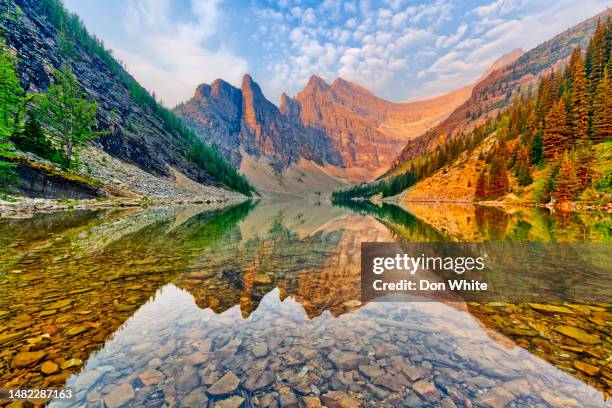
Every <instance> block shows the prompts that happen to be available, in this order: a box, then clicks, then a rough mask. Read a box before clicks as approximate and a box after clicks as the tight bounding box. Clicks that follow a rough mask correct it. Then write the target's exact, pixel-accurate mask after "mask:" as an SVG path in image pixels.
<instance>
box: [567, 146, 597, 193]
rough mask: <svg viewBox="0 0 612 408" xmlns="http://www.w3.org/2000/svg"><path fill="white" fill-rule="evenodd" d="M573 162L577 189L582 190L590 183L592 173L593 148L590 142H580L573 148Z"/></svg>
mask: <svg viewBox="0 0 612 408" xmlns="http://www.w3.org/2000/svg"><path fill="white" fill-rule="evenodd" d="M570 159H571V160H572V162H573V163H575V169H576V178H577V179H578V185H579V191H583V190H584V189H585V188H587V187H588V186H589V184H591V178H592V175H593V164H592V163H593V150H592V149H591V146H590V143H589V142H586V143H581V144H580V145H578V146H577V147H576V149H574V151H573V154H572V157H570Z"/></svg>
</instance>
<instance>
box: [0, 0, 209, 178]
mask: <svg viewBox="0 0 612 408" xmlns="http://www.w3.org/2000/svg"><path fill="white" fill-rule="evenodd" d="M51 3H53V2H46V1H40V2H38V1H27V0H9V1H3V2H2V13H0V31H2V36H3V37H4V40H5V41H6V44H7V45H8V46H9V47H10V48H11V49H12V51H13V52H14V54H15V55H16V56H17V58H18V67H17V68H18V74H19V77H20V79H21V83H22V86H23V87H24V88H25V89H26V90H27V91H28V92H42V91H44V90H45V89H46V88H47V87H48V86H49V84H50V83H51V80H52V70H53V69H54V68H55V69H60V68H61V66H62V65H64V64H66V65H68V66H69V67H70V68H71V69H72V71H73V72H74V73H75V74H76V76H77V77H78V80H79V82H80V83H81V86H82V89H83V90H84V91H85V92H86V93H87V94H88V96H89V98H90V99H91V100H92V101H96V102H97V103H98V111H97V115H96V120H97V130H103V131H108V132H109V134H108V135H106V136H102V137H100V138H99V139H98V140H97V141H96V142H95V144H96V145H98V147H101V148H102V149H104V151H106V152H107V153H109V154H111V155H112V156H114V157H116V158H118V159H120V160H122V161H124V162H126V163H130V164H134V165H136V166H138V167H139V168H141V169H142V170H144V171H146V172H148V173H150V174H153V175H155V176H158V177H161V178H165V179H168V180H174V179H175V176H174V173H173V171H172V168H175V169H178V170H179V171H180V172H181V173H182V174H185V175H186V176H188V177H189V178H191V179H193V180H195V181H197V182H200V183H203V184H218V183H217V182H216V181H215V180H214V179H213V178H212V177H210V176H209V175H208V174H206V173H205V172H204V171H202V170H201V169H200V168H199V167H197V166H196V165H195V164H193V163H192V162H191V161H190V160H189V159H188V158H187V155H186V153H187V152H186V148H185V140H184V139H182V138H181V137H180V136H179V135H177V134H174V133H171V132H170V131H169V130H167V128H166V127H165V126H164V123H163V121H162V119H161V117H160V116H159V114H158V113H156V112H154V111H153V110H152V109H151V108H150V107H148V106H145V105H144V104H140V103H137V102H136V101H135V99H134V97H133V92H134V90H131V89H128V87H127V86H126V85H125V84H126V81H124V80H122V78H130V79H131V77H130V74H128V73H127V72H126V71H125V70H124V69H123V68H122V67H121V66H120V65H119V64H118V63H117V62H116V61H114V59H113V58H112V57H111V56H110V54H107V53H105V52H102V51H100V52H95V51H93V50H94V49H95V47H100V44H99V43H96V42H95V41H96V40H94V39H93V38H91V37H90V36H89V35H85V38H78V39H77V38H74V37H75V36H74V34H73V33H72V32H71V29H70V28H69V27H66V26H67V24H64V26H63V27H62V18H66V19H70V18H71V17H69V16H67V15H62V13H61V12H58V11H57V10H51V8H52V5H51ZM74 18H76V17H74ZM92 44H94V45H92ZM131 80H132V81H133V79H131ZM134 83H135V81H134ZM202 91H204V90H202Z"/></svg>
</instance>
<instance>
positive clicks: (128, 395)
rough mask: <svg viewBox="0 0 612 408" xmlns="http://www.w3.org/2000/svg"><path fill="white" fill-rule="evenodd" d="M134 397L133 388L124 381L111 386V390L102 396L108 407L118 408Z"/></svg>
mask: <svg viewBox="0 0 612 408" xmlns="http://www.w3.org/2000/svg"><path fill="white" fill-rule="evenodd" d="M133 398H134V389H133V388H132V386H131V385H130V384H129V383H127V382H125V383H123V384H121V385H117V386H115V387H113V389H112V390H111V392H110V393H109V394H108V395H107V396H106V397H104V403H105V404H106V406H107V407H108V408H119V407H121V406H123V405H125V404H127V403H128V402H129V401H131V400H132V399H133Z"/></svg>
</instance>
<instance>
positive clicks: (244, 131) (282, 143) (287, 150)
mask: <svg viewBox="0 0 612 408" xmlns="http://www.w3.org/2000/svg"><path fill="white" fill-rule="evenodd" d="M287 103H288V104H289V103H290V102H287ZM291 109H297V107H295V106H293V107H289V106H282V105H281V108H280V109H279V108H278V107H276V105H274V104H273V103H272V102H270V101H268V100H267V99H266V98H265V96H264V95H263V93H262V92H261V88H260V87H259V85H257V83H255V82H254V81H253V79H252V78H251V77H250V76H249V75H245V76H244V77H243V80H242V86H241V87H240V89H239V88H236V87H234V86H232V85H230V84H228V83H227V82H225V81H223V80H221V79H218V80H216V81H215V82H213V84H212V85H207V84H202V85H200V86H198V88H197V89H196V92H195V94H194V96H193V97H192V98H191V99H190V100H189V101H187V102H185V103H183V104H180V105H179V106H177V107H176V109H175V112H176V113H177V114H178V115H179V116H181V117H182V118H183V119H184V120H185V121H186V122H187V124H188V125H189V126H190V127H192V128H193V129H194V130H195V131H196V133H197V134H198V135H199V136H200V137H201V138H203V139H204V140H205V141H206V142H207V143H209V144H212V145H215V146H216V148H217V149H218V151H219V152H220V153H221V154H222V155H223V156H225V157H226V158H227V159H229V160H230V161H231V162H232V164H234V165H235V166H236V167H239V166H240V163H241V161H242V154H241V149H242V151H243V152H244V153H246V154H248V155H250V156H254V157H255V158H262V157H264V158H266V159H268V160H269V161H270V163H271V165H272V167H273V168H274V169H275V170H276V171H277V172H281V171H282V170H284V169H286V168H287V167H288V166H289V165H290V164H291V163H295V162H297V160H298V159H299V158H300V157H303V158H306V159H307V160H312V161H314V162H315V163H318V164H323V163H330V164H332V165H341V164H342V162H341V158H340V156H339V155H338V154H337V153H336V152H335V151H334V150H333V148H332V146H331V143H330V140H329V138H328V137H326V135H325V134H323V133H322V132H321V131H318V130H317V129H310V128H307V127H304V126H301V125H300V123H299V122H295V121H293V120H292V116H291V115H289V114H283V112H286V113H289V112H290V110H291Z"/></svg>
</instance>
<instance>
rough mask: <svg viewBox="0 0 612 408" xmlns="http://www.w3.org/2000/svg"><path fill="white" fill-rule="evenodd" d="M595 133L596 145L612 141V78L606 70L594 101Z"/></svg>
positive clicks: (594, 140)
mask: <svg viewBox="0 0 612 408" xmlns="http://www.w3.org/2000/svg"><path fill="white" fill-rule="evenodd" d="M592 127H593V131H592V140H593V142H594V143H601V142H604V141H606V140H611V139H612V78H611V77H610V72H609V71H608V70H607V69H605V70H604V77H603V80H602V81H600V82H599V86H598V87H597V92H596V93H595V97H594V99H593V126H592Z"/></svg>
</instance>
